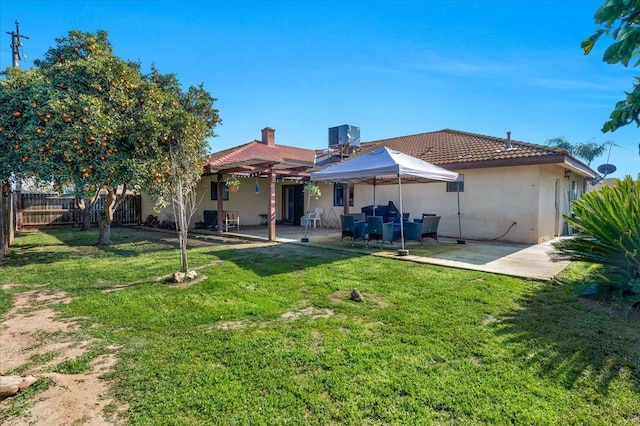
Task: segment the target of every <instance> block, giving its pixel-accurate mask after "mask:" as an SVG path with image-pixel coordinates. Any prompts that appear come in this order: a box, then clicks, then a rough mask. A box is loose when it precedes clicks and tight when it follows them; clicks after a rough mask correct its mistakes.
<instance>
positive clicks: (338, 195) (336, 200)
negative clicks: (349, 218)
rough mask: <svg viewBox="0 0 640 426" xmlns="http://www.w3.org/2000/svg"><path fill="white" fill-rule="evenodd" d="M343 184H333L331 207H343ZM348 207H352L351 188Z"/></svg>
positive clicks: (350, 188)
mask: <svg viewBox="0 0 640 426" xmlns="http://www.w3.org/2000/svg"><path fill="white" fill-rule="evenodd" d="M344 185H345V184H344V183H334V184H333V205H334V206H344ZM349 206H351V207H353V187H352V186H351V187H349Z"/></svg>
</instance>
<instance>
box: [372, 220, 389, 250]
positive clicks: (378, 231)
mask: <svg viewBox="0 0 640 426" xmlns="http://www.w3.org/2000/svg"><path fill="white" fill-rule="evenodd" d="M367 234H368V236H367V247H369V241H371V240H379V241H380V248H384V242H385V241H390V242H391V245H393V222H387V223H383V222H382V217H380V216H368V217H367Z"/></svg>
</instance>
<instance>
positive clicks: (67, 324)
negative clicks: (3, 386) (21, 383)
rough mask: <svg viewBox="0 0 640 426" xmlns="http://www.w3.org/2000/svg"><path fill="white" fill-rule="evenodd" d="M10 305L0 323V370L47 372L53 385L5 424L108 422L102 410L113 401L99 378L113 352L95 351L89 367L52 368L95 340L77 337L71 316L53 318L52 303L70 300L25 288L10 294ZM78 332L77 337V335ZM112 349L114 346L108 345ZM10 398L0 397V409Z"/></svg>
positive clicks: (44, 374) (109, 364)
mask: <svg viewBox="0 0 640 426" xmlns="http://www.w3.org/2000/svg"><path fill="white" fill-rule="evenodd" d="M13 301H14V305H13V308H12V309H11V310H9V311H8V312H7V313H6V314H5V315H4V317H3V319H2V322H1V323H0V342H2V344H0V374H2V375H9V374H11V375H33V376H35V377H37V378H40V377H48V378H50V379H51V381H52V385H51V386H49V388H48V389H47V390H46V391H44V392H42V393H37V394H35V395H33V399H32V401H31V405H30V407H29V408H28V409H27V410H26V412H25V413H24V414H23V415H22V416H19V417H9V418H6V419H3V420H2V423H3V424H4V425H25V424H30V425H71V424H74V425H108V424H113V423H112V422H110V421H108V420H107V419H106V418H105V417H104V416H103V410H104V408H105V407H106V406H107V405H108V404H111V403H112V402H113V401H112V399H111V398H110V397H109V390H110V388H109V385H108V383H107V382H105V380H103V379H101V378H100V377H101V376H102V375H103V374H105V373H107V372H109V371H110V370H111V369H112V367H113V365H114V364H115V362H116V358H115V356H114V355H113V354H105V355H101V356H98V357H97V358H95V359H94V360H93V361H92V362H91V367H90V369H89V371H87V372H85V373H82V374H59V373H53V372H51V368H52V367H53V366H55V365H58V364H60V363H61V362H64V361H70V360H75V359H76V358H78V357H79V356H81V355H83V354H86V353H87V351H88V350H89V348H90V347H91V346H92V345H93V344H95V341H93V340H92V339H90V338H88V337H84V338H83V337H82V334H81V333H80V327H79V326H78V324H77V323H76V322H75V321H73V320H61V319H59V318H57V317H56V312H55V311H54V310H53V309H52V306H53V305H55V304H59V303H69V302H70V299H69V297H67V295H66V294H64V293H62V292H52V291H30V292H26V293H20V294H16V295H14V300H13ZM79 336H80V338H79ZM112 349H115V348H112ZM11 401H12V398H6V399H4V400H2V401H0V409H3V408H5V407H6V406H8V405H9V404H11Z"/></svg>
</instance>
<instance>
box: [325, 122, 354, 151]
mask: <svg viewBox="0 0 640 426" xmlns="http://www.w3.org/2000/svg"><path fill="white" fill-rule="evenodd" d="M345 145H346V146H351V147H354V148H359V147H360V127H356V126H351V125H349V124H343V125H342V126H337V127H330V128H329V148H339V147H341V146H345Z"/></svg>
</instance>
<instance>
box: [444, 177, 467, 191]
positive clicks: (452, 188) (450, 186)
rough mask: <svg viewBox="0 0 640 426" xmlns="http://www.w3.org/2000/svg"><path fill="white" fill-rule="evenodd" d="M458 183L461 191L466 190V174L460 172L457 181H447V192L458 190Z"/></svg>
mask: <svg viewBox="0 0 640 426" xmlns="http://www.w3.org/2000/svg"><path fill="white" fill-rule="evenodd" d="M458 185H460V192H464V175H461V174H459V175H458V180H457V181H455V182H447V192H458Z"/></svg>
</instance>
